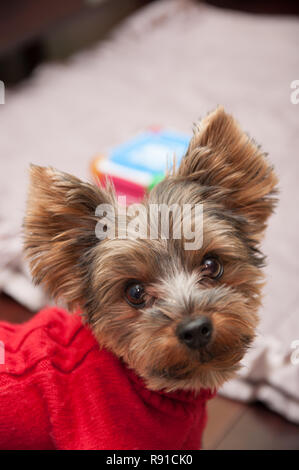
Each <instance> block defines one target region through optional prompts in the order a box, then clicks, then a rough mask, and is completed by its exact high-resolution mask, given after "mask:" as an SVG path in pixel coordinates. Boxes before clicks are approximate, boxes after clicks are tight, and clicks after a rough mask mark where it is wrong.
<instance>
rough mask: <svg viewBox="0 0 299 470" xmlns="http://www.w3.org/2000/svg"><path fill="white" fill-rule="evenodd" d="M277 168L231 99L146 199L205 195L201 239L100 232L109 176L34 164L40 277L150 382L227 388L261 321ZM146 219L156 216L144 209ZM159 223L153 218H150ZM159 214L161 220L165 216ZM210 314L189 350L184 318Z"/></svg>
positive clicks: (31, 232)
mask: <svg viewBox="0 0 299 470" xmlns="http://www.w3.org/2000/svg"><path fill="white" fill-rule="evenodd" d="M276 184H277V179H276V176H275V174H274V172H273V169H272V167H271V166H270V165H269V164H268V162H267V159H266V157H265V155H264V154H263V153H262V152H261V150H260V149H259V147H257V146H256V145H255V143H254V142H253V141H252V140H250V139H249V138H248V136H247V135H246V134H245V133H244V132H242V130H241V129H240V128H239V126H238V124H237V123H236V121H235V120H234V119H233V118H232V117H231V116H229V115H227V114H226V113H225V112H224V110H223V109H222V108H218V109H217V110H216V111H214V112H213V113H211V114H209V115H208V116H207V117H206V118H205V119H203V120H202V122H201V123H200V124H199V125H198V127H197V128H196V129H195V133H194V137H193V139H192V140H191V142H190V145H189V149H188V151H187V153H186V155H185V157H184V159H183V160H182V163H181V165H180V167H179V169H178V170H177V171H175V170H174V171H173V172H172V173H170V174H169V175H168V176H167V177H166V178H165V179H164V180H163V181H162V182H161V183H160V184H159V185H157V186H156V187H155V188H154V189H153V190H152V192H151V193H150V195H149V197H148V198H147V199H146V201H144V203H145V205H146V206H147V207H149V204H153V203H165V204H168V205H171V204H174V203H176V204H180V205H183V204H188V203H189V204H197V203H203V206H204V219H203V231H204V234H203V246H202V247H201V248H200V249H199V250H194V251H186V250H185V249H184V245H183V243H184V240H175V239H172V238H170V239H169V240H164V239H163V238H161V234H160V237H159V238H158V239H157V240H151V239H136V238H135V237H134V236H133V234H131V236H130V234H129V237H128V238H127V239H119V238H117V237H116V238H114V239H112V240H110V239H105V240H102V241H100V240H98V239H97V238H96V237H95V225H96V223H97V222H98V218H97V217H96V216H95V208H96V206H97V205H98V204H101V203H110V204H113V205H114V207H115V208H116V207H117V205H116V202H115V196H114V193H113V190H112V188H111V187H108V188H107V189H105V190H104V189H102V188H96V187H94V186H92V185H90V184H88V183H82V182H81V181H80V180H78V179H76V178H74V177H73V176H70V175H67V174H64V173H61V172H58V171H56V170H53V169H50V168H40V167H32V169H31V187H30V188H31V189H30V193H29V200H28V209H27V215H26V218H25V250H26V254H27V257H28V259H29V260H30V266H31V271H32V275H33V278H34V280H35V282H37V283H42V284H43V285H44V287H45V288H46V289H47V291H48V292H49V293H50V294H51V295H53V296H54V297H56V298H58V297H59V298H60V297H61V298H63V299H64V300H65V301H66V303H67V304H68V306H69V308H71V309H74V308H76V307H77V306H79V307H81V309H82V310H83V312H84V314H85V316H86V318H87V321H88V322H89V323H90V325H91V328H92V329H93V331H94V334H95V335H96V337H97V338H98V341H99V344H100V345H101V346H104V347H107V348H108V349H110V350H111V351H112V352H113V353H115V354H116V355H117V356H118V357H119V358H120V359H121V360H123V361H125V362H126V363H127V364H128V365H129V366H130V367H131V368H133V369H134V370H135V371H136V372H137V373H138V374H139V375H140V376H142V377H143V378H144V379H145V381H146V383H147V385H148V387H149V388H151V389H153V390H155V389H166V390H176V389H188V390H189V389H194V390H199V389H200V388H201V387H218V386H219V385H221V384H222V383H223V382H224V381H225V380H227V379H229V378H230V377H231V376H232V375H233V374H234V372H235V371H236V370H237V369H238V367H239V364H240V360H241V359H242V357H243V356H244V354H245V352H246V350H247V348H248V347H249V346H250V344H251V342H252V340H253V338H254V335H255V328H256V325H257V322H258V316H257V311H258V308H259V305H260V302H261V289H262V272H261V269H260V268H261V267H262V266H263V263H264V257H263V255H262V254H261V252H260V247H259V243H260V240H261V236H262V234H263V232H264V229H265V227H266V222H267V219H268V217H269V215H270V214H271V213H272V211H273V207H274V205H275V198H274V197H273V195H274V194H275V187H276ZM139 222H140V224H141V225H142V224H143V226H144V227H146V229H147V230H148V227H147V224H148V219H147V218H146V220H144V219H143V218H142V217H141V216H140V221H139ZM151 222H152V221H151ZM156 223H157V224H159V221H158V220H157V221H156ZM210 253H212V254H213V255H214V256H217V257H218V258H219V259H221V261H222V262H223V266H224V272H223V276H222V277H221V278H220V279H219V280H212V279H209V280H208V279H206V278H205V277H204V276H203V273H202V266H201V265H202V260H203V258H204V256H205V255H206V254H210ZM130 280H137V281H139V282H142V283H143V284H144V286H145V289H146V299H147V302H146V305H145V306H144V307H143V308H140V309H136V308H134V307H132V306H130V305H129V304H128V303H127V302H126V300H125V298H124V297H125V294H124V292H125V288H126V286H127V284H128V282H129V281H130ZM201 315H204V316H206V317H208V318H210V319H211V321H212V323H213V336H212V340H211V342H210V343H209V344H208V345H207V346H206V347H205V348H202V349H200V350H197V351H194V350H189V349H188V348H187V347H186V346H185V345H184V344H182V343H181V342H180V341H179V340H178V338H177V336H176V328H177V326H178V324H179V323H180V322H182V321H186V320H188V319H190V318H196V317H198V316H201Z"/></svg>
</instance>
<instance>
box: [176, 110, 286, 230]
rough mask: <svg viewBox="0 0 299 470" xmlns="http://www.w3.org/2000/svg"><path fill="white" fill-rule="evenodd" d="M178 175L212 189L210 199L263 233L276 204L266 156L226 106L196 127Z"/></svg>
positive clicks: (272, 172)
mask: <svg viewBox="0 0 299 470" xmlns="http://www.w3.org/2000/svg"><path fill="white" fill-rule="evenodd" d="M177 176H178V177H179V178H182V179H185V180H190V181H196V182H198V183H199V184H200V185H202V186H206V187H208V188H210V191H209V194H210V198H212V199H214V200H217V201H219V202H221V204H224V205H225V207H226V208H227V209H231V210H233V211H234V212H237V213H239V214H240V215H242V216H245V217H246V218H247V221H248V222H249V224H251V230H252V231H253V232H262V231H263V229H264V228H265V222H266V220H267V218H268V217H269V215H270V214H271V213H272V211H273V207H274V205H275V203H276V199H275V198H274V197H273V195H274V194H275V193H276V189H275V187H276V185H277V178H276V175H275V173H274V171H273V168H272V167H271V166H270V165H269V163H268V161H267V158H266V155H265V153H263V152H262V151H261V150H260V147H259V146H257V145H256V144H255V142H254V141H253V140H252V139H250V138H249V137H248V135H247V134H246V133H245V132H243V131H242V130H241V128H240V127H239V125H238V123H237V122H236V120H235V119H234V118H233V117H232V116H230V115H229V114H227V113H225V111H224V109H223V108H222V107H219V108H217V109H216V110H215V111H214V112H212V113H210V114H209V115H208V116H207V117H205V118H204V119H203V120H202V121H201V122H200V123H199V125H198V126H197V127H196V128H195V131H194V136H193V138H192V139H191V142H190V145H189V148H188V150H187V153H186V155H185V157H184V158H183V160H182V162H181V165H180V167H179V170H178V172H177Z"/></svg>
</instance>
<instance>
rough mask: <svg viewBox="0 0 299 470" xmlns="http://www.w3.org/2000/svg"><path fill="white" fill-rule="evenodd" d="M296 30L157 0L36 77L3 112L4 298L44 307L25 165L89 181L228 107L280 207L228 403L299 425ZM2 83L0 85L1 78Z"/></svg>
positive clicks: (292, 25)
mask: <svg viewBox="0 0 299 470" xmlns="http://www.w3.org/2000/svg"><path fill="white" fill-rule="evenodd" d="M298 50H299V20H298V18H295V17H293V18H291V17H281V18H280V17H275V16H273V17H268V16H251V15H247V14H241V13H234V12H230V11H222V10H218V9H216V8H212V7H208V6H205V5H200V4H199V3H198V2H196V3H193V2H191V1H185V2H184V1H179V0H171V1H167V0H162V1H160V2H157V3H154V4H152V5H149V6H148V7H146V8H144V9H142V10H141V11H139V12H138V13H137V14H135V15H134V16H133V17H131V18H130V19H129V20H127V21H125V22H124V23H123V24H122V26H121V27H119V28H118V30H117V31H116V32H114V33H113V34H112V35H111V36H110V38H109V39H108V40H106V41H104V42H101V43H99V44H98V45H96V46H95V47H94V48H93V49H91V50H89V51H85V52H84V53H80V54H78V55H77V56H75V57H73V58H72V59H70V60H69V61H67V62H66V63H64V64H63V65H57V64H50V65H43V66H41V67H40V68H39V69H38V70H37V71H36V73H35V75H34V76H33V78H31V79H30V80H28V81H27V82H26V83H24V84H22V85H20V86H19V87H18V88H17V89H15V90H13V91H11V92H10V93H7V94H6V104H5V105H0V162H1V167H0V169H1V172H0V267H1V274H0V287H1V288H2V289H3V290H5V291H6V292H9V293H10V294H11V295H13V296H14V297H15V298H16V299H18V300H19V301H21V302H23V303H25V304H26V305H28V306H31V307H32V308H34V309H35V308H38V307H39V306H40V305H42V304H43V303H44V301H45V300H44V297H43V296H42V294H41V292H40V291H39V290H38V289H35V288H33V287H32V286H31V284H30V280H29V276H28V275H27V277H26V274H24V273H25V271H24V264H23V262H22V255H21V251H22V246H21V245H22V244H21V238H20V227H21V223H22V217H23V214H24V203H25V197H26V187H27V183H28V179H27V169H28V165H29V162H33V163H38V164H41V165H53V166H56V167H58V168H59V169H61V170H65V171H68V172H71V173H74V174H76V175H78V176H80V177H83V178H84V177H87V176H89V162H90V159H91V158H92V157H93V156H94V155H95V154H97V153H99V152H105V151H107V149H109V148H110V147H112V146H114V145H117V144H120V143H122V142H123V141H125V140H126V139H128V138H129V137H131V136H133V135H135V134H136V133H137V132H139V131H142V130H144V129H145V128H146V127H148V126H149V125H153V124H154V125H162V126H164V127H168V128H172V129H176V130H178V131H183V132H191V126H192V123H193V122H194V121H196V120H197V119H198V118H199V117H200V116H203V115H205V114H206V112H207V111H209V110H211V109H213V108H215V106H216V105H217V104H223V105H224V106H225V108H226V109H227V110H228V111H230V112H231V113H233V114H234V115H235V116H236V117H237V118H238V119H239V120H240V122H241V124H242V126H243V127H244V128H245V129H246V130H247V131H248V132H249V133H250V134H251V135H253V136H254V137H255V138H256V140H257V141H258V142H259V143H262V144H263V148H264V149H265V150H266V151H268V152H269V154H270V158H271V160H272V161H273V163H274V164H275V166H276V169H277V172H278V174H279V177H280V188H281V201H280V205H279V208H278V210H277V214H276V215H275V216H274V217H273V218H272V220H271V222H270V227H269V230H268V232H267V236H266V239H265V243H264V249H265V252H266V253H267V254H268V256H269V262H268V268H267V270H266V272H267V276H268V284H267V287H266V289H265V300H264V307H263V309H262V311H261V317H262V321H261V325H260V329H259V334H260V336H259V338H258V340H257V342H256V346H255V348H253V349H252V351H251V352H250V353H249V354H248V355H247V357H246V359H245V360H244V364H245V367H244V368H243V369H242V371H241V373H240V375H239V378H238V379H236V380H233V381H231V382H229V383H228V384H227V385H226V386H225V387H223V390H222V393H223V394H225V395H227V396H231V397H235V398H238V399H242V400H252V399H260V400H263V401H264V402H265V403H267V404H268V405H269V406H270V407H271V408H273V409H274V410H276V411H278V412H280V413H282V414H284V415H285V416H286V417H287V418H289V419H290V420H293V421H296V422H298V423H299V364H296V363H295V362H296V361H293V362H294V364H293V363H292V362H291V360H290V359H291V355H292V348H291V344H292V342H293V341H294V340H299V291H298V246H297V239H298V229H299V215H298V214H299V211H298V206H299V198H298V194H299V191H298V182H297V178H298V170H299V155H298V150H299V132H298V125H299V104H298V105H295V104H292V103H291V101H290V94H291V91H292V90H291V88H290V84H291V82H292V81H293V80H295V79H299V54H298ZM0 78H1V77H0Z"/></svg>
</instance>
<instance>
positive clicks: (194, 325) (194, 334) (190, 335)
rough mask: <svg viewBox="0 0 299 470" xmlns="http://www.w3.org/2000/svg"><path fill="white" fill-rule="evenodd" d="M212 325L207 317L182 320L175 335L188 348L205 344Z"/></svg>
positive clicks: (196, 347) (197, 347)
mask: <svg viewBox="0 0 299 470" xmlns="http://www.w3.org/2000/svg"><path fill="white" fill-rule="evenodd" d="M212 332H213V325H212V322H211V320H209V318H207V317H200V318H196V319H194V320H189V321H188V322H182V323H180V324H179V325H178V327H177V331H176V333H177V336H178V338H179V339H180V341H181V342H182V343H184V344H185V345H186V346H188V348H190V349H200V348H202V347H203V346H206V345H207V344H208V343H209V342H210V340H211V337H212Z"/></svg>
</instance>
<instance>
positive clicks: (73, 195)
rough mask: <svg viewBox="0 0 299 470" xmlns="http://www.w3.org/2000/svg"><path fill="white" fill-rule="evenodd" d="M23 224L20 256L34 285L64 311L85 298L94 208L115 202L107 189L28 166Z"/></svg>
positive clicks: (94, 243)
mask: <svg viewBox="0 0 299 470" xmlns="http://www.w3.org/2000/svg"><path fill="white" fill-rule="evenodd" d="M30 176H31V182H30V189H29V197H28V203H27V212H26V217H25V221H24V232H25V254H26V257H27V259H28V260H29V262H30V268H31V273H32V276H33V279H34V281H35V282H36V283H37V284H40V283H42V284H43V286H44V287H45V289H46V291H47V292H48V293H49V294H50V295H51V296H53V297H55V298H58V297H62V298H63V300H64V301H65V302H66V303H67V305H68V307H69V308H76V307H77V306H78V305H81V304H82V303H83V302H84V300H85V295H86V288H87V284H88V277H89V265H90V260H89V256H90V252H91V250H92V248H93V247H94V246H96V245H97V243H98V242H99V240H98V239H97V238H96V235H95V225H96V223H97V220H98V219H97V218H96V216H95V210H96V207H97V206H98V205H99V204H101V203H110V204H114V195H113V192H112V191H111V190H107V191H104V190H103V189H101V188H98V187H96V186H93V185H91V184H89V183H84V182H82V181H80V180H79V179H78V178H75V177H74V176H71V175H69V174H67V173H63V172H59V171H57V170H55V169H53V168H43V167H39V166H32V167H31V171H30Z"/></svg>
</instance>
